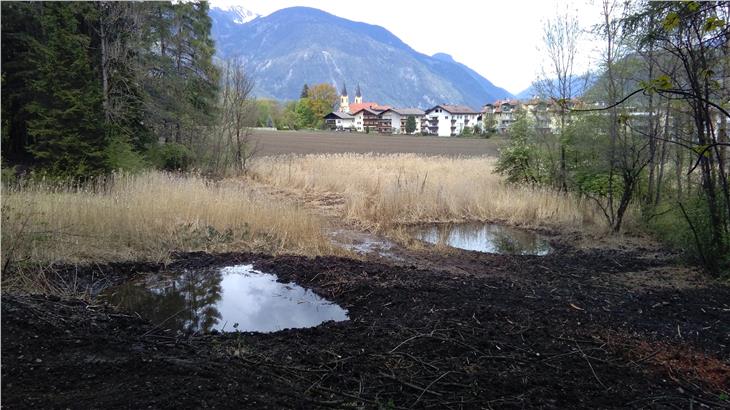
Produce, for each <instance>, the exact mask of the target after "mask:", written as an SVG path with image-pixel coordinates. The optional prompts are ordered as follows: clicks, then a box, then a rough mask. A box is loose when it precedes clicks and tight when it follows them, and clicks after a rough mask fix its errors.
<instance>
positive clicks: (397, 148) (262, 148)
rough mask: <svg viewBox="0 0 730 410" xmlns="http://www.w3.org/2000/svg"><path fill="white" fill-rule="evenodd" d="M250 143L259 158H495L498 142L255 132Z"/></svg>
mask: <svg viewBox="0 0 730 410" xmlns="http://www.w3.org/2000/svg"><path fill="white" fill-rule="evenodd" d="M251 139H252V141H255V142H256V143H257V149H258V155H260V156H266V155H281V154H337V153H345V152H353V153H361V154H363V153H368V152H374V153H381V154H392V153H414V154H423V155H447V156H480V155H492V156H496V155H497V148H498V146H499V142H500V140H499V139H498V138H493V139H477V138H444V137H421V136H412V135H379V134H376V133H370V134H362V133H349V132H334V131H269V130H261V129H257V130H254V133H253V136H252V137H251Z"/></svg>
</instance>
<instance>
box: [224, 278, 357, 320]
mask: <svg viewBox="0 0 730 410" xmlns="http://www.w3.org/2000/svg"><path fill="white" fill-rule="evenodd" d="M221 273H222V274H223V280H222V281H221V287H222V288H223V295H222V298H221V300H220V302H219V303H218V304H217V306H216V307H217V308H218V310H219V311H220V312H221V316H222V320H221V321H219V322H218V324H217V325H216V326H214V328H216V329H219V330H220V329H222V328H223V326H224V324H225V323H226V322H228V324H227V325H226V329H227V330H233V329H232V326H233V324H234V323H238V324H239V326H238V330H255V331H261V332H267V331H275V330H281V329H286V328H299V327H311V326H316V325H318V324H319V323H322V322H324V321H328V320H337V321H339V320H347V312H346V311H345V310H343V309H342V308H340V307H339V306H337V305H335V304H333V303H330V302H328V301H326V300H325V299H322V298H321V297H319V296H317V295H316V294H315V293H314V292H311V291H309V290H307V289H304V288H302V287H301V286H298V285H296V284H293V283H289V284H284V283H279V282H276V276H275V275H271V274H267V273H262V272H258V271H256V270H254V269H253V267H252V266H251V265H240V266H232V267H228V268H223V269H222V270H221Z"/></svg>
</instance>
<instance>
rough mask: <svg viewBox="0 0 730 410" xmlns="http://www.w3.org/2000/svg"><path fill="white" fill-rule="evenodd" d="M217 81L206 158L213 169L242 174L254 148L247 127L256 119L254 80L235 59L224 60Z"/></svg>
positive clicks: (255, 147)
mask: <svg viewBox="0 0 730 410" xmlns="http://www.w3.org/2000/svg"><path fill="white" fill-rule="evenodd" d="M221 82H222V83H221V95H220V103H219V104H220V110H219V120H218V122H217V125H216V126H215V127H214V128H213V132H212V135H211V138H212V141H211V142H209V143H208V147H207V149H208V150H209V151H210V152H209V159H208V161H209V162H210V167H211V168H212V169H213V170H214V171H215V172H222V171H225V170H226V169H229V168H231V167H232V168H234V169H235V170H236V171H237V172H241V173H244V172H246V169H247V167H248V165H249V162H250V160H251V158H252V157H253V156H254V155H255V154H256V151H257V146H256V143H255V142H253V140H252V132H251V129H250V127H251V126H253V125H255V122H256V104H255V101H254V99H253V89H254V85H255V83H254V81H253V79H252V78H251V76H250V75H248V73H247V72H246V70H245V67H244V65H243V63H241V62H240V61H239V60H228V61H227V62H226V65H225V68H224V69H223V76H222V78H221Z"/></svg>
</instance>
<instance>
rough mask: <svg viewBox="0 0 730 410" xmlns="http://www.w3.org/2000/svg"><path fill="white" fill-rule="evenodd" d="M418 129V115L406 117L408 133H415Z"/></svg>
mask: <svg viewBox="0 0 730 410" xmlns="http://www.w3.org/2000/svg"><path fill="white" fill-rule="evenodd" d="M415 131H416V117H414V116H412V115H409V116H408V118H407V119H406V133H407V134H413V133H414V132H415Z"/></svg>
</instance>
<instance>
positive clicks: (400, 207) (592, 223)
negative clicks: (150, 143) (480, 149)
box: [251, 154, 602, 230]
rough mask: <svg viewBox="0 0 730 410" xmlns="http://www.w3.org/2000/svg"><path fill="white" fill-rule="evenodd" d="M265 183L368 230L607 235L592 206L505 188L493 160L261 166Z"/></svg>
mask: <svg viewBox="0 0 730 410" xmlns="http://www.w3.org/2000/svg"><path fill="white" fill-rule="evenodd" d="M251 172H252V173H253V175H254V176H255V177H256V178H257V179H258V180H260V181H262V182H263V183H265V184H268V185H272V186H275V187H278V188H282V189H290V190H295V191H296V192H298V193H299V194H300V195H301V194H303V193H313V194H314V195H315V196H316V195H317V194H320V195H322V196H335V197H339V199H340V201H341V202H342V203H343V209H342V216H344V217H346V218H347V219H349V220H350V221H352V222H356V223H357V224H359V225H360V226H364V227H367V228H369V229H375V230H377V229H380V228H392V227H394V226H395V225H397V224H414V223H427V222H463V221H500V222H506V223H508V224H513V225H523V226H529V227H541V226H549V227H558V228H569V229H595V228H600V227H601V223H602V220H601V218H600V217H599V216H598V214H597V212H596V210H595V209H594V208H593V207H592V205H591V204H586V203H579V202H578V201H577V200H576V199H575V198H574V197H573V196H569V195H565V194H562V193H558V192H555V191H552V190H550V189H542V188H535V189H533V188H527V187H518V186H513V185H506V184H504V182H503V180H502V177H501V176H500V175H497V174H495V173H494V158H491V157H469V158H452V157H444V156H423V155H415V154H389V155H379V154H329V155H307V156H278V157H267V158H259V159H257V160H256V161H254V163H253V165H252V167H251Z"/></svg>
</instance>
